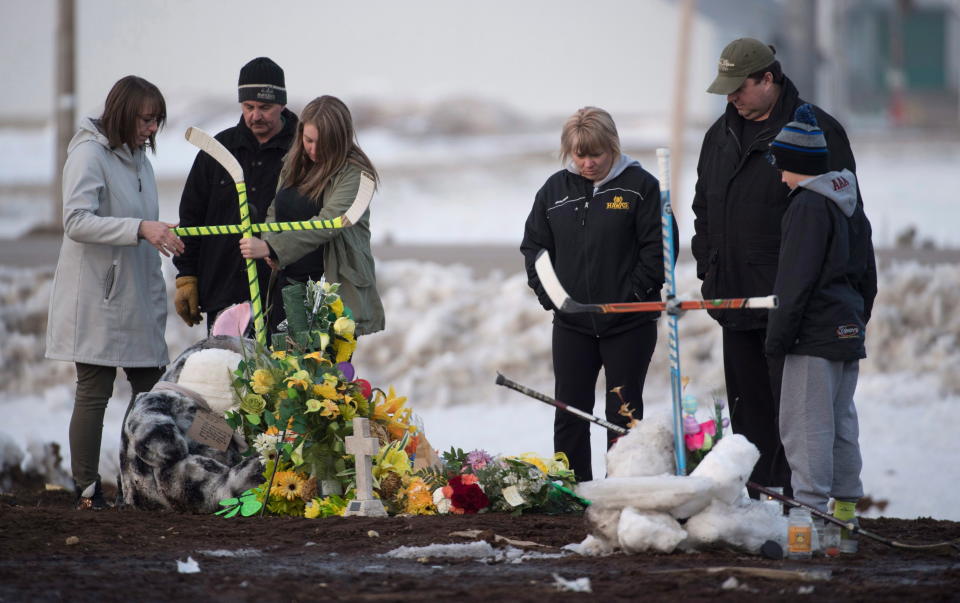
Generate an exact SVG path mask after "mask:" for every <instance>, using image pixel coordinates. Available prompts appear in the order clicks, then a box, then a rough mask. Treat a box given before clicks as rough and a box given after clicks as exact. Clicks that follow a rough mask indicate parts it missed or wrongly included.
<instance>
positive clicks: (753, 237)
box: [691, 38, 856, 493]
mask: <svg viewBox="0 0 960 603" xmlns="http://www.w3.org/2000/svg"><path fill="white" fill-rule="evenodd" d="M775 55H776V51H775V50H774V49H773V47H771V46H768V45H766V44H764V43H763V42H761V41H760V40H755V39H753V38H739V39H737V40H734V41H733V42H730V43H729V44H727V46H726V47H725V48H724V49H723V52H721V53H720V60H719V62H718V64H717V76H716V78H715V79H714V80H713V83H711V84H710V87H709V88H707V92H709V93H711V94H722V95H724V96H726V98H727V107H726V111H724V114H723V115H721V116H720V118H719V119H717V121H716V122H714V124H713V125H712V126H711V127H710V129H709V130H708V131H707V134H706V136H705V137H704V139H703V146H702V147H701V149H700V161H699V163H698V165H697V184H696V192H695V195H694V199H693V212H694V214H695V216H696V218H695V220H694V231H695V233H694V236H693V240H692V242H691V249H692V251H693V256H694V258H695V259H696V261H697V276H698V277H699V278H700V279H701V280H702V281H703V287H702V291H703V297H704V299H711V298H718V297H750V296H763V295H770V294H771V293H772V292H773V283H774V279H775V278H776V272H777V260H778V257H779V253H780V222H781V219H782V218H783V214H784V212H785V211H786V208H787V205H788V204H789V201H788V199H787V195H788V193H789V192H790V189H789V188H787V187H786V186H784V184H783V183H782V182H780V176H779V174H778V172H777V170H773V169H770V165H769V163H768V162H767V159H766V157H767V153H768V150H769V145H770V142H771V141H772V140H773V139H774V137H775V136H776V135H777V134H778V133H779V132H780V130H781V129H783V127H784V126H785V125H786V124H787V122H789V121H791V120H792V119H793V114H794V111H795V110H796V108H797V107H798V106H800V105H802V104H804V102H805V101H803V100H802V99H801V98H800V93H799V92H798V91H797V88H796V86H794V85H793V82H791V81H790V79H789V78H787V77H786V76H785V75H784V74H783V71H782V68H781V66H780V62H779V61H778V60H777V59H776V56H775ZM814 111H815V113H816V118H817V123H819V124H820V126H821V127H822V129H823V133H824V136H825V138H826V141H827V146H828V148H829V157H830V170H841V169H843V168H846V169H849V170H850V171H851V172H853V171H855V169H856V166H855V163H854V159H853V153H852V151H851V150H850V143H849V141H848V140H847V135H846V132H844V130H843V127H842V126H841V125H840V124H839V123H838V122H837V120H835V119H834V118H833V117H831V116H830V115H829V114H827V113H826V112H825V111H823V110H822V109H820V108H818V107H815V108H814ZM710 314H711V316H713V318H714V319H716V320H717V322H719V323H720V326H721V327H722V331H723V369H724V377H725V380H726V389H727V398H728V400H729V402H730V409H731V417H730V418H731V422H732V424H733V430H734V432H736V433H739V434H741V435H743V436H744V437H746V438H747V439H748V440H750V441H751V442H753V444H755V445H756V446H757V448H758V449H759V450H760V460H759V461H758V462H757V464H756V466H755V467H754V469H753V474H752V475H751V476H750V478H751V481H754V482H756V483H758V484H762V485H766V486H774V487H782V488H784V491H785V492H786V493H790V492H791V490H790V467H789V465H788V464H787V460H786V457H785V455H784V453H783V446H782V444H781V443H780V430H779V409H780V382H781V377H782V374H783V363H784V358H783V357H782V356H781V357H778V358H774V357H769V358H768V357H767V356H766V355H765V353H764V342H765V339H766V327H767V314H766V312H765V311H729V310H727V311H723V310H711V311H710Z"/></svg>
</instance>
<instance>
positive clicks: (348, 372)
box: [337, 362, 355, 381]
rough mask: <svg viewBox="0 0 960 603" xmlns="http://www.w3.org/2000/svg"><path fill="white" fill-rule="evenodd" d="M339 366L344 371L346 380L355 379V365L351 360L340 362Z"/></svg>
mask: <svg viewBox="0 0 960 603" xmlns="http://www.w3.org/2000/svg"><path fill="white" fill-rule="evenodd" d="M337 368H338V369H340V372H341V373H343V379H344V381H353V377H354V374H355V373H354V370H353V365H352V364H350V363H349V362H338V363H337Z"/></svg>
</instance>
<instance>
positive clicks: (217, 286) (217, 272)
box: [173, 109, 297, 312]
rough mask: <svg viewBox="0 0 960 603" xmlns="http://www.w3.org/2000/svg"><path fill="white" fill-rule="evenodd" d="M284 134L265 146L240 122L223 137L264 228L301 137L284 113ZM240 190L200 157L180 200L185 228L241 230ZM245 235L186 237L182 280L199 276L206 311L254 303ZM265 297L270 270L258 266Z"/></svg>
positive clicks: (253, 215) (178, 262) (179, 262)
mask: <svg viewBox="0 0 960 603" xmlns="http://www.w3.org/2000/svg"><path fill="white" fill-rule="evenodd" d="M282 115H283V119H284V124H283V129H281V130H280V133H279V134H277V135H276V136H274V137H273V138H271V139H270V140H268V141H267V142H266V143H264V144H263V145H261V144H260V143H259V142H258V141H257V139H256V137H254V135H253V132H251V131H250V129H249V128H248V127H247V125H246V124H245V123H244V121H243V118H242V117H241V118H240V123H238V124H237V125H236V126H234V127H232V128H227V129H226V130H224V131H222V132H220V133H219V134H217V136H216V139H217V140H219V141H220V142H221V143H222V144H223V146H225V147H226V148H227V150H229V151H230V152H231V153H232V154H233V156H234V157H236V158H237V161H239V162H240V166H241V167H242V168H243V176H244V181H245V183H246V186H247V203H248V204H249V207H250V221H251V223H253V224H256V223H259V222H263V221H264V220H265V218H266V216H267V208H268V207H270V203H271V202H272V201H273V196H274V194H275V193H276V190H277V180H278V179H279V177H280V168H281V167H282V165H283V156H284V155H285V154H286V153H287V150H288V149H289V148H290V145H291V144H292V143H293V139H294V137H295V136H296V132H297V116H296V115H295V114H294V113H293V112H292V111H290V110H288V109H284V110H283V114H282ZM239 223H240V209H239V205H238V202H237V189H236V186H235V185H234V182H233V179H232V178H230V174H228V173H227V171H226V170H225V169H224V168H223V167H222V166H221V165H220V164H219V163H217V162H216V161H215V160H214V159H213V158H212V157H211V156H210V155H208V154H206V153H204V152H203V151H200V152H199V153H197V157H196V159H195V160H194V162H193V167H192V168H190V174H189V175H188V176H187V182H186V184H185V185H184V187H183V195H182V196H181V197H180V226H201V225H205V226H212V225H219V224H239ZM239 240H240V235H216V236H201V237H184V239H183V243H184V246H185V249H184V252H183V254H182V255H180V256H178V257H174V259H173V264H174V266H176V267H177V271H178V274H177V276H196V277H197V281H198V288H199V293H200V309H201V310H202V311H204V312H215V311H218V310H221V309H223V308H226V307H227V306H229V305H232V304H235V303H239V302H242V301H246V300H249V299H250V287H249V285H248V283H247V273H246V263H245V262H244V260H243V258H242V257H241V256H240V248H239V246H238V244H237V243H238V241H239ZM257 275H258V277H259V280H260V290H261V296H265V295H266V291H267V284H268V283H269V278H270V268H269V267H268V266H267V264H266V263H265V262H263V261H257Z"/></svg>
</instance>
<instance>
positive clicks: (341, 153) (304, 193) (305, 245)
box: [240, 96, 384, 335]
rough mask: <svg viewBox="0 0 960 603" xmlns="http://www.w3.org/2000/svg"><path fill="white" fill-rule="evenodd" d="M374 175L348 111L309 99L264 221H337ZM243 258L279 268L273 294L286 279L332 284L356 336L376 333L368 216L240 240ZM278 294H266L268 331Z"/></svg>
mask: <svg viewBox="0 0 960 603" xmlns="http://www.w3.org/2000/svg"><path fill="white" fill-rule="evenodd" d="M364 179H370V180H373V182H374V183H376V182H377V180H378V176H377V171H376V169H375V168H374V167H373V164H372V163H371V161H370V159H369V158H368V157H367V156H366V154H365V153H364V152H363V150H362V149H361V148H360V146H359V145H358V144H357V142H356V136H355V134H354V129H353V120H352V118H351V116H350V110H349V109H348V108H347V106H346V105H345V104H344V103H343V102H342V101H341V100H340V99H338V98H335V97H333V96H321V97H319V98H315V99H314V100H312V101H310V103H309V104H307V106H306V107H304V109H303V112H302V113H301V116H300V123H299V125H298V126H297V140H296V141H295V142H294V144H293V146H292V147H291V149H290V152H289V153H288V154H287V157H286V158H285V159H284V164H283V170H282V171H281V173H280V185H279V189H278V191H277V196H276V198H275V199H274V202H273V204H271V206H270V209H269V210H268V213H267V221H268V222H274V221H275V222H290V221H298V220H325V219H331V218H336V217H338V216H342V215H343V214H344V212H346V210H347V208H349V207H350V205H351V204H352V203H353V201H354V199H355V198H356V197H357V195H358V194H364V193H363V192H362V191H365V190H366V188H367V187H364V186H361V181H362V180H364ZM240 251H241V253H242V254H243V257H245V258H254V259H260V258H271V259H272V260H273V261H274V262H275V263H276V264H277V266H278V267H279V269H280V271H279V275H278V276H279V278H278V279H277V283H276V285H275V289H277V290H279V289H280V288H282V287H283V286H284V285H286V284H287V283H288V281H289V280H294V281H300V282H305V281H306V280H307V279H308V278H309V279H312V280H320V277H321V276H323V277H324V278H326V280H327V282H329V283H340V294H341V296H342V297H343V303H344V305H346V306H347V307H348V308H350V310H351V311H352V312H353V317H354V320H355V321H356V324H357V328H356V334H357V335H366V334H370V333H376V332H377V331H381V330H383V327H384V315H383V304H382V303H381V302H380V295H379V294H378V292H377V280H376V273H375V268H374V261H373V254H372V253H371V251H370V210H369V209H368V210H367V211H366V212H364V214H363V216H362V217H361V218H360V220H359V221H358V222H357V223H356V224H352V225H350V226H349V227H348V228H339V229H327V230H301V231H282V232H268V233H264V234H263V238H262V240H261V239H257V238H245V239H241V240H240ZM279 300H280V296H279V295H274V296H273V299H272V304H271V305H272V307H271V309H270V313H271V317H270V324H271V327H275V326H276V325H277V324H279V323H280V321H281V319H282V318H283V314H282V312H283V307H282V303H279Z"/></svg>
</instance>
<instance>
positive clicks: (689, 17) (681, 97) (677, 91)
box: [669, 0, 696, 220]
mask: <svg viewBox="0 0 960 603" xmlns="http://www.w3.org/2000/svg"><path fill="white" fill-rule="evenodd" d="M695 4H696V0H683V3H682V4H681V5H680V31H679V35H678V36H677V63H676V67H675V68H674V74H673V116H672V119H671V120H670V154H671V156H672V160H673V171H672V172H671V173H672V178H671V181H670V182H669V185H670V188H671V189H673V190H674V191H679V190H680V188H679V187H680V177H681V174H682V167H683V166H682V164H683V152H684V149H683V131H684V129H685V128H684V126H685V122H686V119H687V70H688V69H689V65H690V30H691V29H692V28H693V9H694V8H695ZM677 209H678V206H677V205H674V206H673V219H674V220H676V219H677V218H678V214H679V213H680V212H678V211H677Z"/></svg>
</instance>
